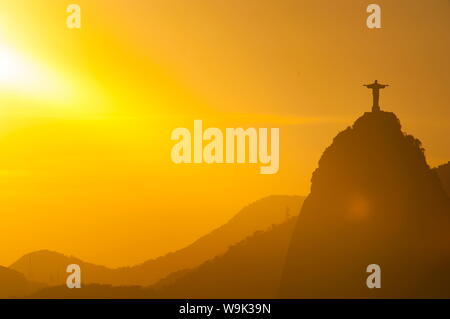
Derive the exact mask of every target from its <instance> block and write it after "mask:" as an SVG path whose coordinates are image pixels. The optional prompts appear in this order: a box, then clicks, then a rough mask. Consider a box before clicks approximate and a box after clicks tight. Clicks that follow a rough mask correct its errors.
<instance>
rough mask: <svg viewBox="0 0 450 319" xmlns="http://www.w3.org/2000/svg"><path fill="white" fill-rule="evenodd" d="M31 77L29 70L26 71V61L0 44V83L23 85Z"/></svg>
mask: <svg viewBox="0 0 450 319" xmlns="http://www.w3.org/2000/svg"><path fill="white" fill-rule="evenodd" d="M31 78H32V74H31V70H28V72H27V63H26V62H25V61H23V60H22V59H21V58H20V56H19V55H18V54H17V53H15V52H14V51H13V50H11V49H8V48H5V47H1V46H0V85H1V86H2V87H5V86H6V87H12V86H17V85H24V84H26V82H29V81H30V80H31Z"/></svg>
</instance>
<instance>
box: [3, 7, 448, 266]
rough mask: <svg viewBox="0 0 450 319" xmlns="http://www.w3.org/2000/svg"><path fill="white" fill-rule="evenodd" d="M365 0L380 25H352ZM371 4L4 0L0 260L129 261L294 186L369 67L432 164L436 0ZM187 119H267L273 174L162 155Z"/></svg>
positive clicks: (440, 12)
mask: <svg viewBox="0 0 450 319" xmlns="http://www.w3.org/2000/svg"><path fill="white" fill-rule="evenodd" d="M372 2H375V3H377V4H379V5H380V6H381V8H382V29H377V30H370V29H368V28H367V26H366V22H365V21H366V18H367V16H368V14H367V13H366V7H367V5H368V4H369V3H372ZM372 2H369V1H357V0H351V1H350V0H346V1H332V0H327V1H325V0H310V1H301V0H278V1H273V0H271V1H268V0H245V1H243V0H239V1H238V0H226V1H225V0H189V1H188V0H149V1H138V0H127V1H125V0H108V1H106V0H96V1H87V0H76V1H75V0H74V1H70V2H68V1H62V0H15V1H8V2H6V1H2V2H1V3H0V212H1V217H2V218H1V219H2V222H1V223H0V241H1V242H2V243H4V244H3V245H2V249H1V250H0V264H3V265H8V264H10V263H11V262H13V261H14V260H15V259H17V258H19V257H20V256H21V255H22V254H24V253H27V252H31V251H33V250H38V249H51V250H56V251H59V252H62V253H66V254H73V255H76V256H78V257H80V258H82V259H85V260H88V261H92V262H95V263H100V264H105V265H109V266H117V265H129V264H135V263H138V262H141V261H143V260H145V259H147V258H150V257H155V256H158V255H161V254H164V253H166V252H168V251H170V250H174V249H177V248H181V247H183V246H184V245H186V244H188V243H190V242H192V241H193V240H195V239H196V238H198V237H199V236H200V235H202V234H204V233H207V232H208V231H210V230H211V229H213V228H215V227H217V226H220V225H221V224H223V223H224V222H226V221H227V220H228V219H229V218H230V217H231V216H232V215H234V214H235V213H236V212H237V211H238V210H239V209H240V208H242V207H243V206H245V205H247V204H248V203H250V202H252V201H254V200H257V199H259V198H261V197H264V196H267V195H271V194H299V195H307V194H308V191H309V186H310V185H309V184H310V176H311V173H312V171H313V170H314V168H315V167H316V165H317V161H318V159H319V158H320V155H321V154H322V152H323V150H324V148H325V147H327V146H328V145H329V144H330V143H331V141H332V138H333V137H334V136H335V135H336V134H337V133H338V132H339V131H340V130H343V129H345V128H346V127H347V126H349V125H351V124H352V123H353V121H354V120H355V119H356V118H357V117H358V116H360V115H361V114H362V113H363V112H364V111H368V110H370V106H371V96H370V91H369V90H367V89H366V88H364V87H363V86H362V84H365V83H370V82H372V81H373V80H375V79H378V80H379V81H380V82H382V83H388V84H390V87H389V88H387V89H385V90H383V92H382V94H381V106H382V108H383V109H385V110H389V111H393V112H395V113H396V114H397V115H398V116H399V118H400V120H401V121H402V125H403V128H404V129H405V130H406V131H407V132H408V133H410V134H413V135H415V136H416V137H418V138H419V139H420V140H421V141H422V142H423V144H424V147H425V149H426V156H427V159H428V162H429V163H430V165H432V166H434V165H437V164H441V163H444V162H447V161H448V160H449V159H450V139H449V138H448V136H450V125H449V124H450V108H449V99H450V90H449V88H448V85H449V84H450V59H449V58H448V57H449V56H450V37H449V36H448V32H449V30H450V1H448V0H430V1H411V0H408V1H406V0H396V1H392V0H390V1H372ZM69 3H78V4H79V5H80V6H81V9H82V28H81V30H69V29H68V28H67V27H66V17H67V16H68V14H67V13H66V6H67V5H68V4H69ZM194 119H202V120H203V124H204V126H205V127H209V126H215V127H220V128H226V127H239V126H242V127H279V128H280V132H281V133H280V134H281V140H280V143H281V153H280V157H281V162H280V171H279V173H278V174H275V175H260V174H258V172H259V164H258V165H254V164H253V165H206V164H202V165H175V164H173V163H172V162H171V159H170V149H171V147H172V146H173V144H174V143H173V142H172V141H171V140H170V133H171V131H172V130H173V129H174V128H176V127H188V128H192V126H193V120H194ZM5 243H6V245H5Z"/></svg>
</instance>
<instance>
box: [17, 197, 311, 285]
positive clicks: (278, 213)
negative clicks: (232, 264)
mask: <svg viewBox="0 0 450 319" xmlns="http://www.w3.org/2000/svg"><path fill="white" fill-rule="evenodd" d="M302 202H303V197H300V196H282V195H280V196H269V197H266V198H263V199H261V200H258V201H256V202H254V203H252V204H250V205H248V206H247V207H245V208H244V209H242V210H241V211H240V212H239V213H238V214H237V215H235V216H234V217H233V218H232V219H230V221H229V222H227V223H226V224H224V225H223V226H221V227H219V228H217V229H215V230H213V231H212V232H210V233H209V234H206V235H205V236H202V237H201V238H199V239H198V240H196V241H195V242H194V243H192V244H191V245H189V246H187V247H185V248H183V249H180V250H178V251H175V252H173V253H169V254H167V255H165V256H162V257H159V258H156V259H152V260H149V261H146V262H144V263H142V264H140V265H136V266H132V267H123V268H117V269H111V268H107V267H104V266H99V265H95V264H92V263H86V262H84V261H82V260H80V259H78V258H75V257H69V256H64V255H62V254H59V253H56V252H51V251H47V250H42V251H38V252H34V253H31V254H27V255H25V256H23V257H22V258H20V259H19V260H17V261H16V262H15V263H13V264H12V265H11V266H10V268H11V269H14V270H16V271H18V272H20V273H23V274H24V275H25V277H26V278H27V279H29V280H33V281H37V282H42V283H45V284H48V285H50V286H57V285H62V284H64V283H65V280H66V278H67V273H66V272H65V271H66V267H67V265H69V264H72V263H74V264H78V265H80V267H81V269H82V272H83V276H82V280H83V284H106V285H116V286H132V285H139V286H149V285H152V284H154V283H156V282H158V281H159V280H161V279H163V278H164V277H166V276H167V275H169V274H171V273H173V272H176V271H180V270H183V269H189V268H194V267H197V266H199V265H200V264H202V263H203V262H205V261H207V260H209V259H211V258H214V257H216V256H218V255H220V254H223V253H224V252H226V251H227V249H228V248H229V247H230V246H232V245H234V244H236V243H238V242H240V241H241V240H243V239H244V238H245V237H247V236H250V235H252V234H253V233H254V232H256V231H263V230H266V229H268V228H270V227H271V226H272V225H274V224H281V223H283V222H284V221H285V220H287V219H288V218H289V217H292V216H295V215H297V214H298V213H299V211H300V208H301V205H302Z"/></svg>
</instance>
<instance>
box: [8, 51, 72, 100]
mask: <svg viewBox="0 0 450 319" xmlns="http://www.w3.org/2000/svg"><path fill="white" fill-rule="evenodd" d="M0 91H1V92H2V93H7V94H14V95H20V96H28V97H30V98H33V99H44V100H54V99H55V98H67V97H68V94H69V92H70V87H69V86H68V85H65V84H64V81H62V79H61V76H58V74H56V73H54V72H51V71H50V70H49V68H46V67H44V66H42V65H40V64H38V63H36V62H34V61H32V60H31V59H29V58H27V57H25V56H23V55H21V54H20V53H18V52H15V51H14V50H13V49H10V48H8V47H5V46H0Z"/></svg>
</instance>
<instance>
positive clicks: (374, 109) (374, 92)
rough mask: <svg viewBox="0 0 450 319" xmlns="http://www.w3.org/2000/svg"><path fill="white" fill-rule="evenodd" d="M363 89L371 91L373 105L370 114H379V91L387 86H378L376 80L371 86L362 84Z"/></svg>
mask: <svg viewBox="0 0 450 319" xmlns="http://www.w3.org/2000/svg"><path fill="white" fill-rule="evenodd" d="M364 86H365V87H367V88H369V89H372V95H373V105H372V112H379V111H381V109H380V105H379V101H380V89H384V88H385V87H387V86H389V85H387V84H379V83H378V81H377V80H375V82H374V83H372V84H364Z"/></svg>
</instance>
